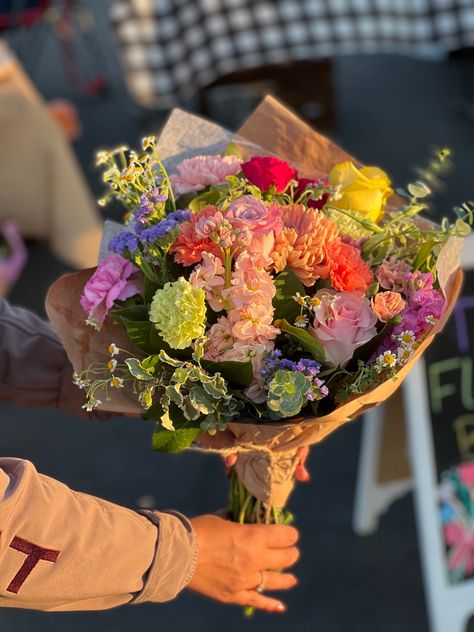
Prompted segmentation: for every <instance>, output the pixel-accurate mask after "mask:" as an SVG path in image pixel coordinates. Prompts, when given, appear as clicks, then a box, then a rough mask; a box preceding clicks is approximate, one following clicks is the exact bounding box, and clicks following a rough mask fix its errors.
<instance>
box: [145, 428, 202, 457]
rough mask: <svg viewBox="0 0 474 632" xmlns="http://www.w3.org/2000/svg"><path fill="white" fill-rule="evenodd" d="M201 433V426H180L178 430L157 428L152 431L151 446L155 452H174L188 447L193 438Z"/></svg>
mask: <svg viewBox="0 0 474 632" xmlns="http://www.w3.org/2000/svg"><path fill="white" fill-rule="evenodd" d="M200 434H202V430H201V428H180V429H178V430H175V431H174V432H173V431H170V430H158V431H157V432H154V433H153V439H152V447H153V450H155V451H156V452H168V453H169V454H176V453H177V452H182V451H183V450H185V449H186V448H189V446H190V445H191V443H192V442H193V441H194V439H195V438H196V437H197V436H199V435H200Z"/></svg>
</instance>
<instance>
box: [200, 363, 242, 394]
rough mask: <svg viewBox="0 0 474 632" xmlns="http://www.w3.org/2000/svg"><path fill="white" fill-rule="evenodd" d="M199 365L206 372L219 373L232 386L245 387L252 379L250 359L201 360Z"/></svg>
mask: <svg viewBox="0 0 474 632" xmlns="http://www.w3.org/2000/svg"><path fill="white" fill-rule="evenodd" d="M201 366H202V368H203V369H205V370H206V371H207V372H208V373H211V374H214V373H220V374H221V375H222V377H223V378H225V379H226V380H227V382H228V383H229V385H230V386H232V387H234V388H235V387H240V388H247V387H248V386H250V383H251V382H252V379H253V369H252V363H251V362H250V360H248V361H247V362H235V361H230V360H228V361H225V362H213V361H212V360H201Z"/></svg>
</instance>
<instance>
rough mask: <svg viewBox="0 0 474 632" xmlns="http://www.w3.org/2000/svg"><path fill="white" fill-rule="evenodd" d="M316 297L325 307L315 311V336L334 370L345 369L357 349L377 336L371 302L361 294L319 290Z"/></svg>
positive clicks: (375, 319) (322, 306)
mask: <svg viewBox="0 0 474 632" xmlns="http://www.w3.org/2000/svg"><path fill="white" fill-rule="evenodd" d="M315 296H316V297H317V298H319V299H320V300H321V305H320V307H318V308H316V309H315V318H314V323H313V332H312V333H313V335H314V336H315V338H316V339H317V340H318V341H319V342H320V343H321V344H322V345H323V347H324V351H325V353H326V360H327V361H328V362H329V363H330V364H331V366H345V365H346V364H347V363H348V362H349V360H350V359H351V358H352V356H353V355H354V351H355V350H356V349H357V347H360V346H361V345H363V344H365V343H366V342H368V341H369V340H370V339H371V338H373V337H374V336H375V335H376V333H377V330H376V327H375V326H376V324H377V318H376V316H375V315H374V314H373V312H372V308H371V305H370V302H369V300H368V299H367V298H366V297H365V296H364V295H363V294H360V293H358V292H336V291H335V290H319V291H318V292H316V294H315Z"/></svg>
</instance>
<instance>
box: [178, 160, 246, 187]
mask: <svg viewBox="0 0 474 632" xmlns="http://www.w3.org/2000/svg"><path fill="white" fill-rule="evenodd" d="M176 169H177V171H178V175H172V176H171V178H170V180H171V186H172V187H173V191H174V192H175V193H176V194H177V195H182V194H183V193H191V192H192V191H200V190H202V189H204V188H206V187H207V186H210V185H211V184H225V182H226V178H227V176H235V175H237V174H238V173H239V171H240V170H241V162H240V160H239V158H237V156H194V158H188V159H186V160H183V161H182V162H180V163H179V165H178V166H177V167H176Z"/></svg>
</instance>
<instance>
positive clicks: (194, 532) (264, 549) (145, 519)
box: [0, 458, 298, 612]
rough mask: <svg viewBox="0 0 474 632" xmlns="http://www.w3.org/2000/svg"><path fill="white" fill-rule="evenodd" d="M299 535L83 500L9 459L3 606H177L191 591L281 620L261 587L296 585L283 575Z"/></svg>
mask: <svg viewBox="0 0 474 632" xmlns="http://www.w3.org/2000/svg"><path fill="white" fill-rule="evenodd" d="M297 537H298V533H297V531H296V530H295V529H293V528H292V527H286V526H282V525H273V526H262V525H238V524H234V523H230V522H228V521H225V520H222V519H220V518H217V517H216V516H200V517H198V518H195V519H193V520H192V521H189V520H187V519H186V518H185V517H184V516H181V515H180V514H177V513H173V512H152V511H144V512H142V513H137V512H134V511H132V510H129V509H125V508H123V507H119V506H117V505H114V504H112V503H109V502H107V501H105V500H101V499H99V498H95V497H92V496H88V495H86V494H82V493H78V492H74V491H72V490H71V489H69V488H68V487H66V485H63V484H62V483H59V482H58V481H56V480H54V479H51V478H49V477H47V476H43V475H41V474H39V473H38V472H37V471H36V469H35V468H34V466H33V464H32V463H30V462H28V461H24V460H20V459H11V458H0V607H1V606H4V607H12V608H28V609H35V610H48V611H60V610H101V609H107V608H112V607H114V606H118V605H121V604H125V603H136V604H139V603H143V602H162V601H167V600H170V599H174V598H175V597H176V595H178V593H179V592H180V591H181V590H182V589H183V588H185V587H186V586H187V585H188V584H189V586H190V588H192V589H194V590H196V591H198V592H200V593H201V594H203V595H205V596H207V597H210V598H213V599H217V600H219V601H222V602H225V603H234V604H241V605H245V604H248V605H253V606H255V607H258V608H262V609H265V610H269V611H280V612H281V611H283V610H284V606H283V604H282V603H281V602H279V601H277V600H275V599H272V598H270V597H268V596H266V595H262V594H259V593H258V592H257V591H256V588H257V586H258V585H259V584H261V583H262V581H263V582H264V584H265V588H266V589H267V590H281V589H284V588H291V587H292V586H294V585H295V584H296V580H295V578H294V577H293V576H292V575H290V574H288V573H278V572H274V571H276V570H279V569H283V568H286V567H288V566H291V565H292V564H293V563H294V562H295V561H296V559H297V558H298V551H297V549H296V548H295V546H294V544H295V542H296V540H297ZM265 569H273V571H267V570H265Z"/></svg>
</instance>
